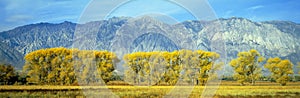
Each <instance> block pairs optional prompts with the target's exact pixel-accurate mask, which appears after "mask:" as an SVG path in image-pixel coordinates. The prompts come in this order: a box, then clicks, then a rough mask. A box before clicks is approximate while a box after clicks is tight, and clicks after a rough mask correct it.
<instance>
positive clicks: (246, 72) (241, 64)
mask: <svg viewBox="0 0 300 98" xmlns="http://www.w3.org/2000/svg"><path fill="white" fill-rule="evenodd" d="M237 56H238V57H237V58H236V59H233V60H232V61H231V62H230V65H231V67H233V69H234V71H235V74H234V78H235V79H237V80H238V82H239V83H241V85H244V83H245V82H249V83H251V84H252V85H255V81H256V80H257V79H259V77H260V76H261V68H259V63H261V62H263V61H264V57H262V56H261V55H260V54H259V52H258V51H256V50H254V49H252V50H250V51H246V52H240V53H238V55H237Z"/></svg>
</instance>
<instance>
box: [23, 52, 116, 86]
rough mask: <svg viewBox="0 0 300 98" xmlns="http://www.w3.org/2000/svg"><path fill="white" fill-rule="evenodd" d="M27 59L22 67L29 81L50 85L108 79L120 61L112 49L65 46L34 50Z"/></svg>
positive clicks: (87, 82)
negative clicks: (83, 48)
mask: <svg viewBox="0 0 300 98" xmlns="http://www.w3.org/2000/svg"><path fill="white" fill-rule="evenodd" d="M25 60H26V62H25V65H24V67H23V71H24V72H25V73H26V74H27V75H28V76H29V77H28V78H27V80H28V81H29V82H30V83H36V84H51V85H71V84H76V83H78V82H80V83H83V84H89V83H98V82H99V81H100V79H103V80H104V82H108V81H109V79H110V77H111V76H112V72H113V70H114V65H115V63H117V62H118V61H119V60H118V58H117V57H116V56H115V54H114V53H112V52H108V51H92V50H77V49H66V48H63V47H59V48H49V49H41V50H36V51H33V52H31V53H29V54H27V55H26V56H25Z"/></svg>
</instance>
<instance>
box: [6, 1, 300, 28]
mask: <svg viewBox="0 0 300 98" xmlns="http://www.w3.org/2000/svg"><path fill="white" fill-rule="evenodd" d="M96 1H97V2H96V3H94V2H93V3H92V4H91V1H89V0H0V6H1V7H0V13H1V15H0V31H5V30H9V29H12V28H15V27H17V26H22V25H26V24H32V23H39V22H50V23H60V22H63V21H71V22H76V23H77V22H80V23H84V22H88V21H95V20H101V19H103V18H105V17H112V16H139V15H141V14H151V15H153V16H157V17H161V16H160V15H164V16H169V18H170V17H171V18H172V19H173V20H176V21H184V20H192V19H195V17H193V15H192V14H191V13H190V12H189V11H190V10H188V9H185V7H183V6H180V5H176V4H174V3H172V2H168V1H162V0H133V1H131V2H129V3H125V4H122V5H121V6H119V7H117V8H116V6H118V5H120V3H121V1H122V2H123V1H124V0H96ZM179 1H180V0H179ZM181 1H182V0H181ZM200 1H201V0H200ZM202 1H205V0H202ZM185 2H186V4H185V6H188V5H189V4H193V2H190V3H189V2H188V1H187V0H185ZM207 2H208V4H209V5H210V6H211V7H212V9H213V10H212V11H214V13H215V15H216V18H230V17H233V16H235V17H243V18H248V19H251V20H254V21H269V20H286V21H293V22H296V23H300V10H299V9H300V3H298V2H299V1H298V0H207ZM91 5H94V7H91V8H88V7H90V6H91ZM199 5H200V4H199ZM91 9H92V10H91ZM87 10H88V11H87ZM112 10H114V11H113V12H111V11H112ZM199 10H200V11H206V10H205V9H201V8H199ZM85 11H86V12H85ZM84 12H85V13H89V17H88V18H86V19H82V18H80V17H81V16H82V14H83V13H84ZM109 12H111V14H108V13H109ZM153 13H154V14H153ZM79 20H80V21H79Z"/></svg>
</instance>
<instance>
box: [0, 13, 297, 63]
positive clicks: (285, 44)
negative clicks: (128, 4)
mask: <svg viewBox="0 0 300 98" xmlns="http://www.w3.org/2000/svg"><path fill="white" fill-rule="evenodd" d="M299 39H300V24H297V23H293V22H289V21H265V22H254V21H251V20H249V19H245V18H237V17H233V18H228V19H223V18H221V19H217V20H211V21H203V20H201V21H200V20H188V21H184V22H180V23H177V24H167V23H164V22H162V21H160V20H156V19H155V18H152V17H149V16H144V17H139V18H130V17H113V18H110V19H107V20H101V21H92V22H88V23H85V24H76V23H72V22H68V21H65V22H63V23H58V24H52V23H37V24H29V25H25V26H20V27H17V28H15V29H12V30H8V31H3V32H0V46H1V47H0V60H1V61H0V62H1V63H10V64H13V65H14V66H15V67H17V68H22V66H23V64H24V60H23V56H24V55H26V54H28V53H29V52H32V51H34V50H38V49H43V48H51V47H68V48H79V49H88V50H108V51H115V52H116V53H117V54H119V55H123V54H125V53H130V52H134V51H174V50H178V49H191V50H197V49H201V50H207V51H216V52H219V53H221V54H222V53H223V54H224V56H226V61H227V62H229V60H231V59H233V58H236V55H237V53H238V52H240V51H248V50H250V49H256V50H258V51H259V52H260V53H261V55H263V56H264V57H265V58H269V57H276V56H278V57H281V58H282V59H290V60H291V61H292V62H293V63H294V64H296V63H297V62H300V43H299V42H300V41H299Z"/></svg>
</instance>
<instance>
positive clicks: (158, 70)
mask: <svg viewBox="0 0 300 98" xmlns="http://www.w3.org/2000/svg"><path fill="white" fill-rule="evenodd" d="M219 57H220V56H219V54H217V53H215V52H207V51H202V50H197V51H191V50H179V51H173V52H136V53H132V54H127V55H125V56H124V62H125V66H127V67H129V69H128V70H126V72H125V79H126V81H129V82H130V83H132V84H137V85H139V84H140V83H146V84H148V85H154V84H160V83H168V84H169V85H175V84H176V83H177V81H178V80H179V79H182V80H183V81H186V82H190V83H191V82H192V83H194V84H201V85H205V83H206V82H207V80H208V79H209V77H210V76H212V75H210V74H209V73H210V72H212V73H213V71H215V70H217V68H219V67H220V65H221V64H222V63H218V64H216V62H215V61H216V60H217V59H218V58H219Z"/></svg>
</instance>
